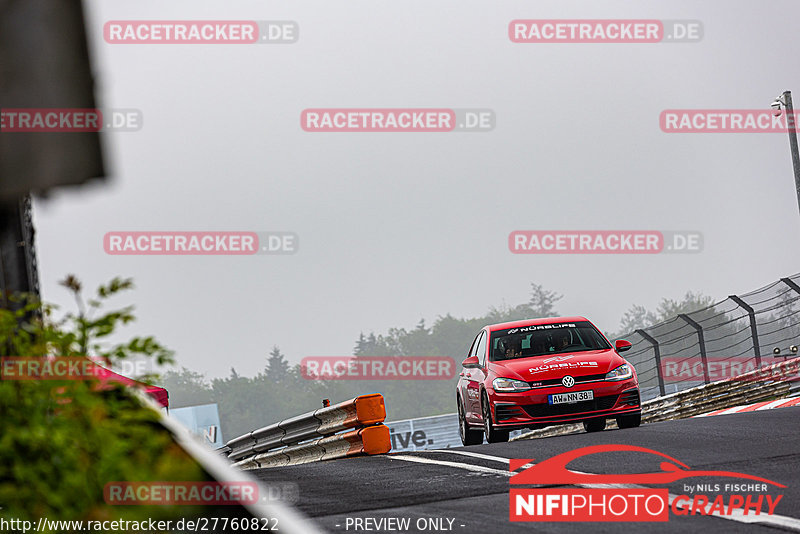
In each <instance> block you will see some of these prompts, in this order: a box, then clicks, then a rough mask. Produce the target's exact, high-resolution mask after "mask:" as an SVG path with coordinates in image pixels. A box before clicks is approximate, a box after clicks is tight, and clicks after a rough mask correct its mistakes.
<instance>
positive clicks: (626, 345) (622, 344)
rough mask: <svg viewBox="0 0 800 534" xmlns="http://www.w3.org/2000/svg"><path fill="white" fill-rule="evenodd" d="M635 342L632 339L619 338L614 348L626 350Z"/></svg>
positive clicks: (618, 350)
mask: <svg viewBox="0 0 800 534" xmlns="http://www.w3.org/2000/svg"><path fill="white" fill-rule="evenodd" d="M632 346H633V344H632V343H631V342H630V341H625V340H624V339H618V340H617V341H616V342H615V343H614V348H615V349H617V352H625V351H626V350H628V349H630V348H631V347H632Z"/></svg>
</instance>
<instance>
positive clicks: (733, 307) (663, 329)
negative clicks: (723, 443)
mask: <svg viewBox="0 0 800 534" xmlns="http://www.w3.org/2000/svg"><path fill="white" fill-rule="evenodd" d="M616 339H627V340H628V341H630V342H632V343H633V348H632V349H631V350H630V351H629V352H626V353H625V355H624V356H625V359H627V360H628V361H630V362H631V363H632V364H633V365H634V367H636V371H637V374H638V375H639V385H640V389H641V394H642V399H643V400H648V399H652V398H656V397H663V396H666V395H667V394H669V393H670V392H675V391H684V390H688V389H691V388H694V387H696V386H698V385H700V384H710V383H712V382H716V381H720V380H723V379H726V378H731V377H733V376H736V375H739V374H742V373H743V372H747V371H749V370H752V369H757V368H759V367H761V366H763V365H765V364H771V363H773V362H776V361H779V359H781V360H782V359H784V358H787V357H789V358H792V357H795V356H797V353H796V352H795V351H796V350H797V349H796V347H797V346H798V345H800V274H795V275H793V276H790V277H788V278H781V279H780V280H778V281H776V282H774V283H772V284H770V285H768V286H765V287H762V288H761V289H758V290H756V291H753V292H750V293H746V294H743V295H731V296H729V297H728V298H727V299H725V300H723V301H721V302H717V303H715V304H712V305H711V306H707V307H705V308H702V309H699V310H696V311H693V312H691V313H685V314H679V315H677V316H675V317H673V318H671V319H669V320H668V321H664V322H661V323H658V324H655V325H653V326H649V327H645V328H640V329H637V330H634V331H633V332H629V333H627V334H624V335H621V336H617V337H616Z"/></svg>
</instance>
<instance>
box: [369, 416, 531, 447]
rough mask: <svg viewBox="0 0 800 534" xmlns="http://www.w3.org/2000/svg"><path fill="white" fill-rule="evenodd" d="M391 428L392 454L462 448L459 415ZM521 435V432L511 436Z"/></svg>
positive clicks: (417, 420) (405, 422)
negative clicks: (459, 433)
mask: <svg viewBox="0 0 800 534" xmlns="http://www.w3.org/2000/svg"><path fill="white" fill-rule="evenodd" d="M385 424H386V426H387V427H389V436H390V438H391V441H392V452H409V451H425V450H432V449H449V448H451V447H461V445H462V444H461V438H460V437H459V435H458V414H457V413H448V414H444V415H432V416H429V417H418V418H415V419H403V420H400V421H392V422H388V421H387V422H386V423H385ZM519 434H521V432H520V431H519V430H515V431H513V432H511V434H510V435H511V436H516V435H519Z"/></svg>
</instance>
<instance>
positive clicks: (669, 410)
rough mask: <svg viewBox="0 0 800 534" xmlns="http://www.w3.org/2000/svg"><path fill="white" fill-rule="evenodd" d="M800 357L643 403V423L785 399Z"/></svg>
mask: <svg viewBox="0 0 800 534" xmlns="http://www.w3.org/2000/svg"><path fill="white" fill-rule="evenodd" d="M799 374H800V358H794V359H791V360H786V361H782V362H779V363H775V364H772V365H767V366H764V367H761V368H759V369H756V370H754V371H750V372H748V373H744V374H742V375H740V376H737V377H733V378H727V379H725V380H720V381H718V382H712V383H710V384H703V385H700V386H696V387H693V388H691V389H687V390H685V391H679V392H677V393H671V394H669V395H665V396H663V397H658V398H655V399H651V400H649V401H645V402H643V403H642V422H643V423H654V422H657V421H667V420H671V419H684V418H687V417H693V416H695V415H700V414H703V413H708V412H712V411H714V410H720V409H723V408H731V407H733V406H738V405H740V404H749V403H753V402H760V401H764V400H769V399H775V398H782V397H786V396H787V395H789V394H790V393H791V392H792V391H796V390H797V384H798V383H797V381H798V379H800V376H798V375H799ZM582 431H583V425H582V424H571V425H560V426H552V427H548V428H543V429H539V430H533V431H531V432H528V433H525V434H521V435H520V436H518V437H516V438H514V439H513V440H512V441H515V440H521V439H535V438H544V437H550V436H559V435H565V434H574V433H577V432H582Z"/></svg>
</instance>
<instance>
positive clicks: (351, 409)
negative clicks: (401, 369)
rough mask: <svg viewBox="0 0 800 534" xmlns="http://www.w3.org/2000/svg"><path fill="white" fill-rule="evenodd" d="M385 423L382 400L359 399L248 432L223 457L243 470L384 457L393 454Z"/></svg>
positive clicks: (376, 396)
mask: <svg viewBox="0 0 800 534" xmlns="http://www.w3.org/2000/svg"><path fill="white" fill-rule="evenodd" d="M385 419H386V406H385V405H384V401H383V396H382V395H380V394H379V393H373V394H370V395H361V396H359V397H356V398H354V399H350V400H348V401H345V402H342V403H340V404H337V405H335V406H326V407H323V408H320V409H318V410H314V411H312V412H308V413H305V414H303V415H298V416H296V417H292V418H289V419H284V420H283V421H279V422H277V423H274V424H272V425H269V426H266V427H264V428H259V429H258V430H254V431H252V432H248V433H247V434H244V435H243V436H239V437H238V438H235V439H232V440H230V441H229V442H228V443H226V444H225V447H223V448H222V449H220V450H219V452H221V453H223V454H225V455H226V456H227V457H228V459H229V460H231V461H233V462H235V463H234V465H235V466H236V467H239V468H241V469H258V468H262V467H275V466H281V465H294V464H299V463H307V462H314V461H319V460H328V459H333V458H342V457H345V456H353V455H358V454H384V453H387V452H389V450H390V449H391V441H390V437H389V429H388V428H387V427H386V426H384V425H383V424H382V423H383V421H384V420H385ZM346 430H349V432H343V431H346ZM339 432H343V433H341V434H338V433H339ZM312 440H313V441H312Z"/></svg>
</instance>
